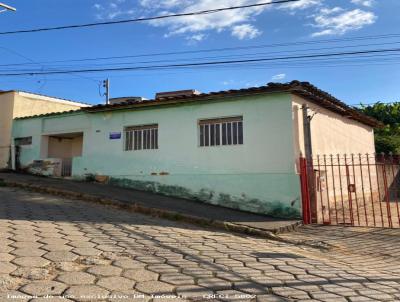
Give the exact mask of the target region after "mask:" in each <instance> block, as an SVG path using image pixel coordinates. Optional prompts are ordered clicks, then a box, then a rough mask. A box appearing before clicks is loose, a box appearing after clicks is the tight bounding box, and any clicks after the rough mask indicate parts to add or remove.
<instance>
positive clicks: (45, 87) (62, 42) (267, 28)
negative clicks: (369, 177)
mask: <svg viewBox="0 0 400 302" xmlns="http://www.w3.org/2000/svg"><path fill="white" fill-rule="evenodd" d="M270 1H271V0H218V1H216V0H68V1H67V0H57V1H54V0H35V1H23V0H4V1H2V2H5V3H6V4H8V5H11V6H14V7H16V8H17V11H16V12H3V13H0V55H1V56H0V90H23V91H29V92H33V93H40V94H45V95H50V96H57V97H61V98H66V99H71V100H76V101H81V102H86V103H92V104H99V103H103V102H104V96H103V94H104V89H103V88H102V87H101V81H102V80H103V79H106V78H109V79H110V83H111V85H110V87H111V89H110V92H111V97H124V96H143V97H146V98H150V99H151V98H153V97H154V94H155V93H156V92H160V91H171V90H180V89H197V90H199V91H201V92H210V91H220V90H228V89H237V88H247V87H252V86H261V85H265V84H266V83H268V82H288V81H292V80H299V81H308V82H311V83H312V84H314V85H316V86H317V87H318V88H320V89H323V90H325V91H327V92H329V93H330V94H332V95H334V96H336V97H337V98H339V99H341V100H343V101H344V102H346V103H348V104H359V103H361V102H362V103H374V102H377V101H381V102H393V101H400V97H399V95H400V84H399V83H400V69H399V66H400V57H399V55H400V51H395V49H399V50H400V29H399V28H400V27H399V23H400V17H399V16H398V12H399V11H400V1H399V0H301V1H298V2H292V3H286V4H280V5H277V4H274V5H265V6H260V7H252V8H247V9H237V10H229V11H224V12H219V13H215V14H207V15H201V16H191V17H181V18H168V19H163V20H157V21H148V22H138V23H125V24H119V25H108V26H97V27H90V28H81V29H66V30H59V31H48V32H39V33H24V34H14V35H1V32H6V31H14V30H20V29H33V28H41V27H53V26H59V25H70V24H83V23H92V22H105V21H117V20H123V19H131V18H139V17H149V16H158V15H165V14H175V13H182V12H194V11H202V10H209V9H215V8H221V7H232V6H238V5H247V4H254V3H265V2H270ZM388 49H391V50H394V51H390V52H384V53H372V54H358V55H347V56H335V57H327V58H325V57H316V58H297V59H293V58H292V59H287V57H293V56H295V57H296V56H305V55H312V54H318V55H320V54H332V53H342V52H356V51H366V50H367V51H368V50H388ZM116 57H117V58H116ZM260 58H262V59H265V58H274V60H269V61H261V62H254V63H242V64H231V65H222V66H219V65H218V66H206V67H205V66H202V67H191V68H188V67H187V68H169V69H162V70H160V69H150V70H149V69H148V70H143V69H142V70H135V71H132V70H131V71H125V72H115V71H106V72H97V73H80V74H61V75H24V76H12V77H10V76H4V74H5V73H21V72H29V71H31V72H34V71H36V72H38V71H39V72H46V71H60V70H61V71H63V70H76V69H93V68H94V69H104V68H115V67H137V66H153V65H168V64H182V63H193V62H196V63H197V62H212V61H232V60H233V61H236V60H248V59H260ZM277 58H280V59H279V60H277ZM282 58H286V59H282ZM60 61H61V62H60ZM2 74H3V75H2Z"/></svg>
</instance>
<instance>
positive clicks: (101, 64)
mask: <svg viewBox="0 0 400 302" xmlns="http://www.w3.org/2000/svg"><path fill="white" fill-rule="evenodd" d="M393 44H400V41H393V42H387V43H382V42H381V43H368V44H356V45H354V44H353V45H341V46H331V47H320V48H306V49H296V50H281V51H272V52H256V53H245V54H226V55H223V56H206V57H191V58H190V57H188V58H174V59H162V60H151V61H136V62H113V63H99V64H90V65H86V66H113V65H114V66H115V65H127V64H133V63H135V64H149V63H171V62H179V61H185V60H186V61H187V60H193V59H196V60H206V59H226V58H231V59H234V58H237V57H240V58H243V57H245V58H251V57H254V56H257V55H258V56H259V55H270V54H277V53H279V54H284V53H285V54H290V53H298V52H308V51H320V50H334V49H345V48H357V47H369V46H383V45H393ZM93 60H96V59H81V60H79V62H85V61H93ZM76 61H78V60H72V61H68V60H64V61H53V62H42V63H40V64H46V65H47V66H51V67H54V65H48V64H51V63H57V62H71V63H72V62H76ZM34 64H35V65H37V64H39V63H15V64H0V67H13V66H27V65H34ZM78 66H80V67H84V66H85V65H78ZM68 67H74V65H56V66H55V67H54V68H58V69H59V68H68ZM49 69H50V68H49ZM0 72H1V71H0Z"/></svg>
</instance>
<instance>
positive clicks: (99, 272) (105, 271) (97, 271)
mask: <svg viewBox="0 0 400 302" xmlns="http://www.w3.org/2000/svg"><path fill="white" fill-rule="evenodd" d="M87 272H88V273H90V274H93V275H96V276H104V277H111V276H119V275H121V272H122V269H121V268H119V267H116V266H112V265H96V266H93V267H90V268H89V269H88V270H87Z"/></svg>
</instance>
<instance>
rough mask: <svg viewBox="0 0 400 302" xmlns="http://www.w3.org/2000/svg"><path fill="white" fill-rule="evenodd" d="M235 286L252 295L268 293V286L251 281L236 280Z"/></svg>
mask: <svg viewBox="0 0 400 302" xmlns="http://www.w3.org/2000/svg"><path fill="white" fill-rule="evenodd" d="M233 288H234V289H236V290H238V291H241V292H244V293H247V294H252V295H264V294H267V293H268V287H266V286H263V285H261V284H258V283H254V282H250V281H239V282H234V283H233Z"/></svg>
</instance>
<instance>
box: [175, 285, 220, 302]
mask: <svg viewBox="0 0 400 302" xmlns="http://www.w3.org/2000/svg"><path fill="white" fill-rule="evenodd" d="M176 292H177V294H178V295H180V296H182V297H183V298H185V299H195V300H197V299H205V300H207V299H212V298H213V295H214V292H213V291H211V290H209V289H207V288H204V287H201V286H198V285H183V286H178V287H177V288H176Z"/></svg>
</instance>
